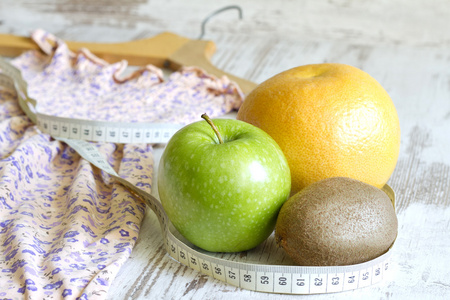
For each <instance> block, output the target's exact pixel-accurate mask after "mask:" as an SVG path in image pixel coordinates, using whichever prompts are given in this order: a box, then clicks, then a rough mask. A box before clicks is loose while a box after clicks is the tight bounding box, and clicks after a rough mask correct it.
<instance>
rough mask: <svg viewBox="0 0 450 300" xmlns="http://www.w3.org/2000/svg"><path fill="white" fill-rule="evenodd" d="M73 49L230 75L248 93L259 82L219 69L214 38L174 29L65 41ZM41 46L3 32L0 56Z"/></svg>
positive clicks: (114, 59) (112, 59) (110, 59)
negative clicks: (119, 38) (122, 38)
mask: <svg viewBox="0 0 450 300" xmlns="http://www.w3.org/2000/svg"><path fill="white" fill-rule="evenodd" d="M65 43H66V44H67V46H68V47H69V49H70V50H71V51H73V52H77V51H78V50H79V49H81V48H87V49H89V51H91V52H92V53H93V54H95V55H96V56H98V57H100V58H101V59H103V60H105V61H107V62H109V63H114V62H117V61H120V60H123V59H125V60H127V61H128V63H129V65H135V66H139V65H147V64H152V65H154V66H157V67H159V68H163V67H166V68H170V69H172V70H177V69H178V68H180V67H182V66H196V67H199V68H202V69H203V70H205V71H206V72H208V73H209V74H212V75H215V76H217V77H222V76H223V75H225V76H227V77H228V78H229V79H230V80H232V81H234V82H236V83H237V84H238V85H239V86H240V88H241V89H242V91H243V92H244V94H248V93H250V91H252V90H253V89H254V88H255V87H256V84H255V83H253V82H251V81H248V80H246V79H243V78H240V77H236V76H234V75H231V74H228V73H226V72H224V71H222V70H220V69H218V68H216V67H215V66H214V65H213V64H212V63H211V61H210V59H211V57H212V55H213V54H214V52H215V51H216V46H215V44H214V43H213V42H212V41H206V40H191V39H188V38H185V37H182V36H179V35H177V34H174V33H170V32H163V33H161V34H158V35H156V36H154V37H151V38H147V39H141V40H135V41H130V42H124V43H84V42H73V41H65ZM32 49H36V50H39V47H38V46H37V45H36V43H34V42H33V41H32V39H31V38H27V37H20V36H15V35H11V34H0V55H3V56H9V57H14V56H18V55H20V54H21V53H23V52H24V51H27V50H32Z"/></svg>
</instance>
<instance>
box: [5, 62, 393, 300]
mask: <svg viewBox="0 0 450 300" xmlns="http://www.w3.org/2000/svg"><path fill="white" fill-rule="evenodd" d="M0 70H1V72H2V73H0V87H3V88H5V89H8V90H12V91H13V90H15V91H16V93H17V95H18V99H19V102H20V105H21V107H22V109H23V110H24V112H25V113H26V114H27V116H28V117H29V118H30V119H31V120H32V121H33V122H34V123H35V124H37V126H39V128H40V129H41V130H43V131H44V132H45V133H48V134H50V135H52V136H53V137H54V138H57V139H59V140H61V141H63V142H65V143H67V144H68V145H69V146H70V147H72V148H73V149H74V150H76V151H77V152H78V153H79V154H80V156H81V157H83V158H84V159H86V160H88V161H89V162H90V163H92V164H93V165H95V166H96V167H98V168H100V169H102V170H103V171H105V172H107V173H108V174H110V175H111V176H113V177H114V178H115V179H116V180H118V181H119V182H120V183H122V184H123V185H124V186H126V187H127V188H128V189H129V190H130V191H132V192H133V193H136V194H138V195H139V196H140V197H141V198H142V199H144V200H145V202H146V203H147V205H148V206H149V207H150V208H151V209H152V210H153V211H154V212H155V214H156V216H157V217H158V219H159V222H160V224H161V228H162V230H163V237H164V243H165V246H166V250H167V252H168V253H169V254H170V256H171V257H172V258H174V259H175V260H177V261H179V262H180V263H182V264H184V265H186V266H189V267H191V268H192V269H195V270H197V271H199V272H202V273H204V274H207V275H210V276H212V277H214V278H216V279H218V280H221V281H224V282H226V283H229V284H231V285H234V286H237V287H241V288H244V289H248V290H253V291H258V292H269V293H286V294H317V293H332V292H342V291H348V290H353V289H358V288H362V287H367V286H370V285H373V284H376V283H379V282H380V281H382V279H383V278H384V277H386V275H387V273H388V271H389V270H390V268H389V257H390V255H391V251H392V250H391V249H389V251H387V252H386V253H385V254H383V255H381V256H379V257H377V258H376V259H373V260H371V261H368V262H365V263H361V264H357V265H351V266H331V267H304V266H286V265H267V264H252V263H243V262H237V261H231V260H226V259H222V258H218V257H215V256H214V253H208V252H205V251H202V250H200V249H198V248H194V247H191V246H189V245H187V244H186V243H184V242H182V241H181V240H180V239H178V238H177V237H176V236H175V235H176V234H177V232H176V230H175V229H174V228H173V226H171V223H170V221H169V219H168V217H167V214H166V212H165V211H164V209H163V207H162V205H161V202H160V201H159V200H158V199H156V198H155V197H153V196H152V195H151V194H149V193H147V192H145V191H143V190H141V189H139V188H137V187H136V186H134V185H133V184H131V183H130V182H128V181H126V180H124V179H123V178H121V177H119V175H118V174H117V173H116V172H115V171H114V169H113V168H112V167H111V166H110V165H109V164H108V162H107V161H106V160H105V159H104V158H103V157H102V155H101V154H100V153H99V152H98V150H97V149H96V147H94V146H93V145H91V144H90V143H88V142H86V140H90V141H100V142H115V143H127V142H130V143H131V142H137V141H139V142H140V143H165V142H167V141H168V140H169V139H170V137H171V136H172V134H173V133H174V132H175V131H176V130H177V129H178V128H180V125H176V124H142V123H141V124H133V123H132V124H128V123H125V124H124V123H113V122H92V121H81V120H74V119H69V118H58V117H53V116H49V115H45V114H41V113H38V112H36V111H35V110H36V104H37V103H36V101H35V100H34V99H31V98H30V97H28V94H27V84H26V82H25V81H24V80H23V78H22V76H21V74H20V71H19V70H18V69H16V68H15V67H14V66H12V65H11V64H9V63H8V62H6V61H5V60H3V59H2V58H1V57H0ZM74 129H76V130H74ZM86 130H87V131H86ZM74 131H77V132H76V133H74ZM111 132H115V134H111V135H110V133H111ZM124 133H127V134H128V135H126V136H125V135H123V134H124ZM142 135H144V137H143V136H142ZM133 136H134V137H133ZM383 191H384V192H386V194H387V195H388V196H389V197H390V198H391V200H392V201H393V202H394V201H395V194H394V191H393V190H392V189H391V188H390V187H389V186H388V185H385V186H384V188H383Z"/></svg>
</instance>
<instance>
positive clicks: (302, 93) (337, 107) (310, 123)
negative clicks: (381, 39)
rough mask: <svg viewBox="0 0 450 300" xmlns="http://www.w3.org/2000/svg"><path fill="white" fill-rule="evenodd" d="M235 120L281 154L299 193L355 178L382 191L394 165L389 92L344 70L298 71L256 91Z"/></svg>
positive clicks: (395, 129) (394, 121)
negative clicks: (265, 135)
mask: <svg viewBox="0 0 450 300" xmlns="http://www.w3.org/2000/svg"><path fill="white" fill-rule="evenodd" d="M237 119H238V120H242V121H245V122H248V123H251V124H253V125H255V126H257V127H259V128H261V129H263V130H264V131H266V132H267V133H268V134H269V135H271V136H272V138H273V139H274V140H275V141H276V142H277V143H278V144H279V146H280V147H281V149H282V150H283V152H284V154H285V156H286V158H287V160H288V162H289V167H290V169H291V178H292V190H291V194H295V193H296V192H298V191H299V190H301V189H302V188H304V187H306V186H308V185H310V184H311V183H313V182H316V181H319V180H321V179H325V178H330V177H336V176H341V177H350V178H354V179H357V180H360V181H363V182H366V183H368V184H371V185H374V186H376V187H379V188H381V187H382V186H383V185H384V184H385V183H386V182H387V181H388V179H389V177H390V176H391V174H392V172H393V171H394V168H395V165H396V163H397V159H398V154H399V149H400V124H399V120H398V115H397V111H396V109H395V107H394V104H393V103H392V100H391V98H390V97H389V95H388V93H387V92H386V91H385V89H384V88H383V87H382V86H381V85H380V84H379V83H378V82H377V81H376V80H375V79H374V78H373V77H371V76H370V75H369V74H367V73H366V72H364V71H362V70H360V69H358V68H355V67H352V66H349V65H345V64H332V63H324V64H313V65H305V66H300V67H296V68H293V69H290V70H287V71H284V72H282V73H280V74H277V75H275V76H273V77H272V78H269V79H268V80H266V81H265V82H263V83H261V84H260V85H258V86H257V87H256V88H255V89H254V90H253V91H252V92H251V93H250V94H248V96H247V97H246V99H245V101H244V103H243V104H242V106H241V108H240V109H239V111H238V114H237Z"/></svg>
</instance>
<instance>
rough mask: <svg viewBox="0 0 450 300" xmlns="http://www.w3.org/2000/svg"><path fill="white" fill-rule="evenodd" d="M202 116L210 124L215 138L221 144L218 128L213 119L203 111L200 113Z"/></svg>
mask: <svg viewBox="0 0 450 300" xmlns="http://www.w3.org/2000/svg"><path fill="white" fill-rule="evenodd" d="M202 118H203V119H205V121H206V122H208V124H209V125H210V126H211V128H212V129H213V130H214V132H215V133H216V135H217V138H218V139H219V143H220V144H223V139H222V136H221V135H220V133H219V129H217V127H216V125H214V123H213V121H212V120H211V119H210V118H209V117H208V115H207V114H206V113H205V114H203V115H202Z"/></svg>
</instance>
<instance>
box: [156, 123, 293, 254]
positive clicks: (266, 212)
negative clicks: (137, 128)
mask: <svg viewBox="0 0 450 300" xmlns="http://www.w3.org/2000/svg"><path fill="white" fill-rule="evenodd" d="M213 122H214V124H215V125H216V126H217V128H218V130H219V132H220V134H221V135H222V138H223V140H224V143H223V144H219V143H218V139H217V137H216V136H215V133H214V131H213V130H212V129H211V127H210V125H209V124H208V123H207V122H206V121H199V122H196V123H192V124H190V125H188V126H186V127H184V128H182V129H181V130H179V131H178V132H177V133H176V134H175V135H174V136H173V137H172V138H171V140H170V141H169V143H168V144H167V147H166V149H165V151H164V153H163V155H162V158H161V162H160V166H159V170H158V190H159V197H160V199H161V203H162V205H163V207H164V209H165V210H166V212H167V214H168V216H169V219H170V220H171V222H172V223H173V225H174V226H175V228H176V229H177V230H178V231H179V232H180V233H181V234H182V235H183V236H184V237H185V238H186V239H187V240H189V241H190V242H191V243H193V244H194V245H196V246H198V247H200V248H202V249H204V250H207V251H211V252H239V251H245V250H249V249H252V248H254V247H256V246H257V245H259V244H260V243H261V242H263V241H264V240H265V239H266V238H267V237H268V236H269V235H270V234H271V233H272V231H273V229H274V227H275V222H276V218H277V215H278V212H279V210H280V208H281V206H282V205H283V203H284V202H285V201H286V200H287V199H288V197H289V194H290V188H291V177H290V170H289V167H288V163H287V161H286V158H285V157H284V155H283V153H282V151H281V149H280V148H279V146H278V145H277V144H276V142H275V141H274V140H273V139H272V138H271V137H270V136H269V135H268V134H266V133H265V132H264V131H262V130H261V129H259V128H257V127H255V126H253V125H250V124H248V123H245V122H242V121H237V120H232V119H215V120H213Z"/></svg>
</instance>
